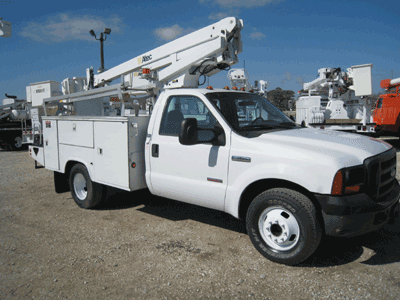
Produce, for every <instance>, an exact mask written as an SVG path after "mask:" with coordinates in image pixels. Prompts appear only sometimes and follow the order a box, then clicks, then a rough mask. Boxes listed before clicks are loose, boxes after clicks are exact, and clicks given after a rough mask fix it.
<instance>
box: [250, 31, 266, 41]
mask: <svg viewBox="0 0 400 300" xmlns="http://www.w3.org/2000/svg"><path fill="white" fill-rule="evenodd" d="M250 38H251V39H253V40H261V39H262V38H265V34H264V33H262V32H260V31H254V32H253V33H252V34H250Z"/></svg>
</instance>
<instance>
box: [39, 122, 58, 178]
mask: <svg viewBox="0 0 400 300" xmlns="http://www.w3.org/2000/svg"><path fill="white" fill-rule="evenodd" d="M43 148H44V165H45V167H46V168H47V169H50V170H53V171H59V170H60V166H59V160H58V127H57V121H56V120H43Z"/></svg>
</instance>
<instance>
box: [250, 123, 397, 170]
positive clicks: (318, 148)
mask: <svg viewBox="0 0 400 300" xmlns="http://www.w3.org/2000/svg"><path fill="white" fill-rule="evenodd" d="M256 139H257V140H258V141H259V142H265V143H268V144H269V145H274V144H275V146H278V147H279V146H286V147H285V148H286V149H285V150H286V151H287V150H289V149H290V150H292V151H293V152H295V153H297V154H298V153H299V152H300V153H304V154H305V153H308V154H309V155H311V156H312V155H313V153H314V154H315V155H316V157H315V158H317V156H321V155H322V156H329V157H330V158H331V159H334V160H336V161H337V162H338V163H339V164H340V165H342V166H345V167H349V166H353V165H357V164H361V163H363V161H364V159H366V158H368V157H371V156H374V155H377V154H379V153H382V152H384V151H387V150H389V149H390V148H392V146H391V145H390V144H388V143H386V142H384V141H380V140H377V139H374V138H371V137H366V136H362V135H358V134H353V133H346V132H339V131H329V130H320V129H312V128H302V129H293V130H282V131H275V132H270V133H266V134H262V135H261V136H259V137H257V138H256ZM290 150H289V151H290ZM293 154H294V153H293ZM318 154H319V155H318Z"/></svg>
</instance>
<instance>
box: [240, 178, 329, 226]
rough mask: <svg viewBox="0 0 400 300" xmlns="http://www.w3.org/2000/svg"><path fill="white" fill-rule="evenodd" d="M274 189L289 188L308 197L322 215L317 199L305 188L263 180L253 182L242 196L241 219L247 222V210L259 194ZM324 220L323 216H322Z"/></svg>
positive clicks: (293, 184) (288, 183)
mask: <svg viewBox="0 0 400 300" xmlns="http://www.w3.org/2000/svg"><path fill="white" fill-rule="evenodd" d="M272 188H288V189H291V190H294V191H297V192H299V193H302V194H303V195H305V196H307V197H308V198H309V199H310V200H311V201H312V203H313V204H314V205H315V208H316V209H317V211H318V212H319V213H318V215H321V214H320V212H321V206H320V205H319V203H318V201H317V199H316V198H315V197H314V195H313V194H312V193H311V192H310V191H308V190H307V189H305V188H304V187H302V186H300V185H298V184H296V183H293V182H290V181H286V180H281V179H262V180H258V181H255V182H253V183H252V184H250V185H249V186H248V187H246V189H245V190H244V191H243V193H242V195H241V196H240V201H239V219H242V220H245V219H246V214H247V209H248V208H249V205H250V203H251V202H252V201H253V200H254V198H255V197H257V196H258V195H259V194H261V193H262V192H264V191H266V190H269V189H272ZM320 217H321V218H322V216H320Z"/></svg>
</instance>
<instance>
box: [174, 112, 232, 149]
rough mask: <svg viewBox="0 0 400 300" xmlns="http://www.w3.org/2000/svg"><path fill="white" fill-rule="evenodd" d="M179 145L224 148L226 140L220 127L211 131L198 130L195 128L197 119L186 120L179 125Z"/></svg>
mask: <svg viewBox="0 0 400 300" xmlns="http://www.w3.org/2000/svg"><path fill="white" fill-rule="evenodd" d="M199 132H200V138H199ZM179 143H181V144H182V145H186V146H190V145H196V144H208V143H211V144H212V145H214V146H225V143H226V139H225V133H224V130H223V129H222V127H221V126H220V125H217V126H215V127H214V128H212V129H199V128H198V127H197V119H195V118H187V119H185V120H183V121H182V123H181V131H180V133H179Z"/></svg>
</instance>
